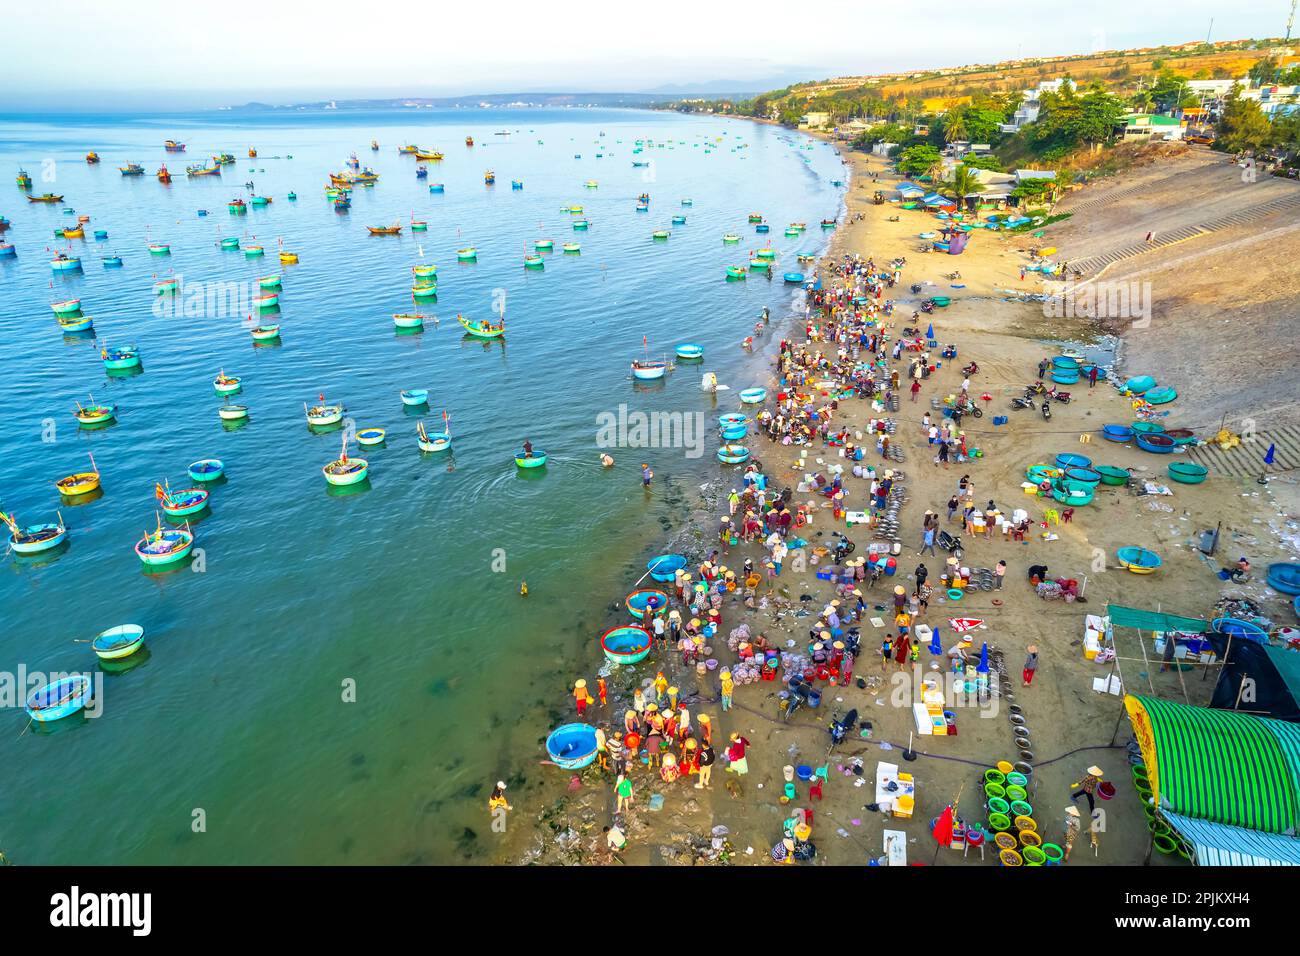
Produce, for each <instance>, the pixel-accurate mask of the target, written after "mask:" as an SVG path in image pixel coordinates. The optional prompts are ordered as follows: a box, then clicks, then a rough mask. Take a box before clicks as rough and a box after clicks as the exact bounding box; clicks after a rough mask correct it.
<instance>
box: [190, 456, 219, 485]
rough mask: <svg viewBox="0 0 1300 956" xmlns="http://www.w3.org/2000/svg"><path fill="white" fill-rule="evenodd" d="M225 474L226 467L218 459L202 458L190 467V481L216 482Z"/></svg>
mask: <svg viewBox="0 0 1300 956" xmlns="http://www.w3.org/2000/svg"><path fill="white" fill-rule="evenodd" d="M225 473H226V466H225V463H224V462H222V461H221V459H220V458H204V459H201V460H200V461H196V462H194V463H193V464H191V465H190V479H191V480H192V481H216V480H217V479H218V478H220V477H221V476H222V475H224V474H225Z"/></svg>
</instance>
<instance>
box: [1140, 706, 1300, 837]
mask: <svg viewBox="0 0 1300 956" xmlns="http://www.w3.org/2000/svg"><path fill="white" fill-rule="evenodd" d="M1124 706H1125V708H1126V709H1127V711H1128V714H1129V719H1130V720H1131V722H1132V724H1133V734H1134V736H1135V737H1136V739H1137V742H1138V745H1139V746H1140V747H1141V749H1142V758H1143V761H1144V762H1145V764H1146V772H1147V779H1148V780H1149V781H1150V783H1151V791H1152V796H1153V799H1154V801H1155V806H1156V809H1157V810H1158V811H1159V812H1160V814H1161V816H1162V817H1166V818H1167V819H1169V820H1170V822H1171V823H1173V822H1174V821H1173V817H1187V818H1190V819H1192V820H1196V821H1200V822H1201V823H1204V824H1221V825H1224V826H1228V827H1236V828H1241V829H1245V830H1250V831H1258V832H1262V833H1265V834H1276V835H1279V836H1285V837H1290V838H1293V839H1294V838H1295V837H1296V835H1297V833H1300V727H1298V726H1296V725H1294V724H1288V723H1284V722H1283V721H1279V720H1270V719H1268V718H1266V717H1256V716H1254V715H1251V714H1240V713H1233V712H1232V711H1223V710H1210V709H1208V708H1204V707H1190V706H1188V705H1186V704H1179V703H1175V702H1174V701H1168V700H1161V699H1159V698H1156V697H1136V696H1131V695H1130V696H1128V697H1125V698H1124ZM1189 839H1193V840H1194V839H1195V838H1194V837H1190V836H1189ZM1295 843H1296V846H1297V847H1300V841H1295Z"/></svg>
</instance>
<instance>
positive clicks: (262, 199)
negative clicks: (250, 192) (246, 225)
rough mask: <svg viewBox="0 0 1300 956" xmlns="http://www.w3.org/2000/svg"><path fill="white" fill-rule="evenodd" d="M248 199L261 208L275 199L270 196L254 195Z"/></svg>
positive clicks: (250, 202)
mask: <svg viewBox="0 0 1300 956" xmlns="http://www.w3.org/2000/svg"><path fill="white" fill-rule="evenodd" d="M248 201H249V204H250V205H253V206H257V207H259V208H261V207H263V206H269V205H270V204H271V203H272V201H273V200H272V199H271V197H270V196H253V197H251V198H250V199H249V200H248Z"/></svg>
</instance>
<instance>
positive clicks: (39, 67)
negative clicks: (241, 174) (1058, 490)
mask: <svg viewBox="0 0 1300 956" xmlns="http://www.w3.org/2000/svg"><path fill="white" fill-rule="evenodd" d="M1289 8H1290V3H1289V0H1267V2H1265V3H1255V4H1252V5H1250V7H1249V8H1246V9H1233V10H1228V11H1225V10H1224V9H1223V8H1222V5H1221V4H1216V3H1213V2H1209V0H1177V2H1175V0H1152V2H1149V3H1147V4H1145V5H1143V6H1141V7H1140V8H1139V7H1135V6H1133V5H1132V4H1131V3H1127V2H1123V0H1097V2H1096V3H1094V4H1093V5H1092V9H1090V10H1088V11H1086V12H1081V13H1073V12H1072V13H1070V14H1069V15H1063V16H1059V17H1047V18H1042V19H1041V20H1039V19H1035V18H1031V17H1027V16H1025V14H1024V12H1023V10H1024V8H1023V7H1022V6H1020V5H1017V4H1012V3H1010V2H1005V0H984V2H978V0H977V2H975V3H971V4H966V5H965V6H963V7H961V8H960V9H955V10H951V11H945V12H944V13H943V14H939V15H936V14H935V13H934V12H933V7H931V6H929V5H926V4H921V3H918V2H915V0H900V2H899V3H898V4H896V7H895V9H891V10H889V11H884V12H881V11H879V10H868V9H864V8H863V5H861V4H859V3H855V2H849V0H829V2H827V3H825V4H822V5H820V6H819V7H818V8H817V11H816V14H815V15H814V16H812V17H800V18H798V19H796V20H792V19H791V15H790V8H789V7H788V6H787V5H783V4H778V3H776V2H775V0H752V2H751V3H750V4H749V5H748V6H747V7H746V14H745V15H744V16H742V17H737V16H736V15H735V13H734V12H729V11H726V10H724V9H721V8H719V9H716V10H714V9H701V7H700V5H698V4H688V3H685V2H683V0H663V2H661V3H660V4H658V5H657V6H656V7H654V8H653V9H652V10H647V11H645V14H644V16H641V18H640V19H636V18H620V19H612V18H611V17H610V16H609V7H608V5H606V4H603V3H599V2H596V0H571V2H570V3H568V4H567V5H566V7H565V16H564V18H563V19H562V20H561V19H558V18H549V17H538V16H534V15H533V13H534V10H535V8H534V7H531V6H528V7H525V6H524V5H522V4H519V3H517V2H515V0H508V2H507V3H506V4H505V5H503V6H500V7H497V8H494V9H493V15H492V17H491V18H490V19H486V20H485V19H484V17H483V16H482V13H481V11H479V10H477V9H472V8H444V9H442V10H440V11H438V12H437V13H436V14H434V13H431V12H430V10H429V8H427V7H419V6H415V5H412V4H409V3H406V2H400V0H372V2H371V3H370V4H369V5H368V6H367V8H366V15H365V16H359V15H358V14H357V8H356V7H355V5H352V4H349V3H343V2H340V0H317V2H314V3H310V4H308V3H306V2H305V0H283V2H281V3H278V4H276V5H275V6H273V7H270V8H269V9H260V8H259V9H258V11H257V14H256V16H255V17H254V18H251V20H250V23H249V25H248V26H246V27H229V26H227V25H223V26H222V30H223V31H224V30H228V31H229V34H230V35H229V36H223V37H220V38H219V37H218V36H217V35H216V34H215V33H214V32H208V31H207V30H204V32H202V33H199V32H198V30H197V29H195V31H194V32H195V35H192V36H191V35H187V34H188V33H189V32H190V30H191V29H192V28H191V27H190V26H188V25H187V23H186V21H185V20H183V19H178V20H176V21H175V22H174V23H173V24H171V26H172V27H173V28H174V29H173V30H172V31H171V33H170V34H169V35H164V38H170V39H171V41H172V42H171V43H160V42H159V39H160V37H159V33H158V32H157V31H156V30H153V29H149V28H148V25H147V24H142V23H141V21H139V20H137V19H135V18H132V17H123V16H122V14H121V11H120V9H119V8H117V7H114V6H109V5H103V4H97V3H95V2H94V0H65V2H64V3H62V4H61V5H60V7H59V13H60V22H59V41H60V55H59V56H57V57H54V56H50V54H49V50H48V49H46V48H44V47H43V46H41V45H39V44H27V45H19V46H17V47H15V48H13V49H11V50H10V51H8V55H7V57H6V58H5V59H4V61H3V62H0V112H6V113H32V112H41V111H77V110H90V111H126V112H131V111H138V110H156V111H185V110H195V109H214V108H219V107H223V106H237V105H241V104H243V103H247V102H263V103H268V104H274V105H284V104H290V103H299V102H312V101H317V100H329V99H344V100H350V99H374V98H397V97H443V96H468V95H473V94H482V95H492V94H500V93H513V92H522V91H536V92H592V93H595V92H600V93H655V92H657V91H667V90H668V89H670V88H676V89H678V90H683V89H687V90H694V89H700V90H705V91H710V92H747V91H759V90H765V89H774V88H779V87H782V86H785V85H788V84H790V83H793V82H799V81H803V80H817V79H822V78H825V77H830V76H837V75H846V74H850V75H851V74H863V73H884V72H895V71H902V70H923V69H932V68H938V67H950V66H959V65H963V64H966V63H984V62H995V61H1001V60H1009V59H1016V58H1019V57H1032V56H1061V55H1069V54H1079V53H1088V52H1093V51H1099V50H1118V49H1127V48H1134V47H1147V46H1161V45H1165V44H1169V45H1176V44H1179V43H1186V42H1191V41H1193V40H1203V39H1205V37H1206V35H1207V32H1208V31H1210V29H1211V18H1212V17H1213V18H1214V23H1213V29H1212V35H1211V39H1243V38H1263V37H1269V36H1274V37H1277V36H1281V35H1283V32H1284V31H1285V28H1286V18H1287V13H1288V11H1289ZM639 15H640V13H639V12H638V16H639ZM1162 23H1164V24H1169V23H1173V24H1177V26H1176V27H1169V26H1161V25H1160V24H1162ZM194 27H196V28H205V27H207V24H205V23H203V21H202V19H201V17H196V18H195V20H194ZM87 75H89V76H95V77H102V78H103V79H102V80H100V81H98V82H96V83H94V84H89V83H87V82H86V81H85V80H84V79H83V77H85V76H87Z"/></svg>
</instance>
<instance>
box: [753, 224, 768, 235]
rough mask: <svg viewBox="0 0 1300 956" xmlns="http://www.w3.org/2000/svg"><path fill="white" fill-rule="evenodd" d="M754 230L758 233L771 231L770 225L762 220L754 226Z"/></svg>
mask: <svg viewBox="0 0 1300 956" xmlns="http://www.w3.org/2000/svg"><path fill="white" fill-rule="evenodd" d="M754 231H755V232H759V233H768V232H771V231H772V227H771V226H769V225H768V224H767V223H765V222H763V223H759V224H758V225H757V226H755V227H754Z"/></svg>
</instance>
